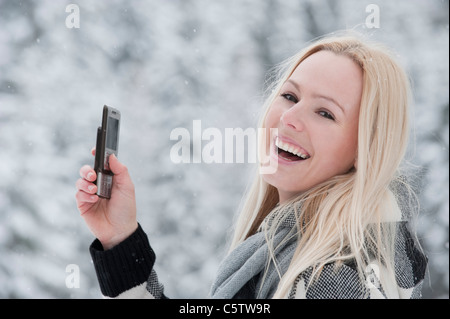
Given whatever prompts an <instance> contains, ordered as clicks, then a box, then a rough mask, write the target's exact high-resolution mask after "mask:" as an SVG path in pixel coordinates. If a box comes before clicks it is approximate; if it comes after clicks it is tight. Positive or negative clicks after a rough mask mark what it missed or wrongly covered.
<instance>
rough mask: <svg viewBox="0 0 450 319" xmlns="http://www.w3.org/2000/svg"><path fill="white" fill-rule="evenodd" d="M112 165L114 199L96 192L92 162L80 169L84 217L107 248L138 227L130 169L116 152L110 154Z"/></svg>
mask: <svg viewBox="0 0 450 319" xmlns="http://www.w3.org/2000/svg"><path fill="white" fill-rule="evenodd" d="M92 154H93V155H94V154H95V150H92ZM109 167H110V169H111V171H112V172H113V173H114V177H113V186H112V189H111V198H110V199H104V198H101V197H99V196H97V195H96V192H97V186H96V185H95V184H94V183H93V182H94V181H95V180H96V179H97V175H96V172H95V171H94V170H93V169H92V167H90V166H89V165H85V166H83V167H82V168H81V169H80V176H81V178H80V179H78V180H77V182H76V188H77V193H76V195H75V198H76V201H77V207H78V210H79V211H80V213H81V216H82V217H83V218H84V221H85V222H86V224H87V226H88V227H89V229H90V230H91V232H92V233H93V234H94V236H95V237H96V238H98V240H100V242H101V243H102V245H103V248H104V249H105V250H107V249H110V248H112V247H114V246H115V245H117V244H118V243H120V242H121V241H123V240H124V239H126V238H127V237H128V236H130V235H131V234H132V233H133V232H134V231H135V230H136V229H137V227H138V224H137V220H136V199H135V192H134V185H133V182H132V180H131V177H130V175H129V173H128V169H127V167H126V166H125V165H123V164H122V163H121V162H119V160H118V159H117V157H116V156H115V155H111V156H110V158H109Z"/></svg>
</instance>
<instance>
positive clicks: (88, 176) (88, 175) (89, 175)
mask: <svg viewBox="0 0 450 319" xmlns="http://www.w3.org/2000/svg"><path fill="white" fill-rule="evenodd" d="M93 177H94V173H92V172H91V173H89V174H87V176H86V178H87V179H88V180H91V179H92V178H93Z"/></svg>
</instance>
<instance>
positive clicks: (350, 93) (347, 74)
mask: <svg viewBox="0 0 450 319" xmlns="http://www.w3.org/2000/svg"><path fill="white" fill-rule="evenodd" d="M289 80H291V81H294V82H295V83H296V84H297V85H298V86H299V87H300V88H301V89H302V93H305V94H308V93H311V94H318V95H322V94H326V95H329V96H332V97H333V98H336V99H338V100H340V101H341V102H342V104H344V105H345V104H347V105H348V104H351V105H354V104H357V105H359V102H360V99H361V93H362V85H363V77H362V70H361V68H360V67H359V65H358V64H356V63H355V62H354V61H353V60H352V59H350V58H349V57H347V56H345V55H337V54H335V53H333V52H330V51H319V52H316V53H314V54H312V55H311V56H309V57H307V58H306V59H305V60H303V61H302V62H301V63H300V64H299V65H298V66H297V68H296V69H295V70H294V72H293V73H292V74H291V76H290V78H289Z"/></svg>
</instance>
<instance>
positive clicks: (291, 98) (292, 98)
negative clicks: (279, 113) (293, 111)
mask: <svg viewBox="0 0 450 319" xmlns="http://www.w3.org/2000/svg"><path fill="white" fill-rule="evenodd" d="M281 96H282V97H284V98H285V99H286V100H288V101H291V102H294V103H297V102H298V99H297V97H296V96H295V95H292V94H290V93H284V94H281Z"/></svg>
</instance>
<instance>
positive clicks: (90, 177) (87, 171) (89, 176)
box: [80, 165, 97, 182]
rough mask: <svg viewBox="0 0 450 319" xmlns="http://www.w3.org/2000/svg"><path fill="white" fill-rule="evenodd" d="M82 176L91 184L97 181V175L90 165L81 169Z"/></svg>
mask: <svg viewBox="0 0 450 319" xmlns="http://www.w3.org/2000/svg"><path fill="white" fill-rule="evenodd" d="M80 176H81V177H82V178H84V179H85V180H87V181H89V182H93V181H95V180H96V179H97V174H96V173H95V171H94V170H93V169H92V167H90V166H89V165H84V166H83V167H82V168H81V169H80Z"/></svg>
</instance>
